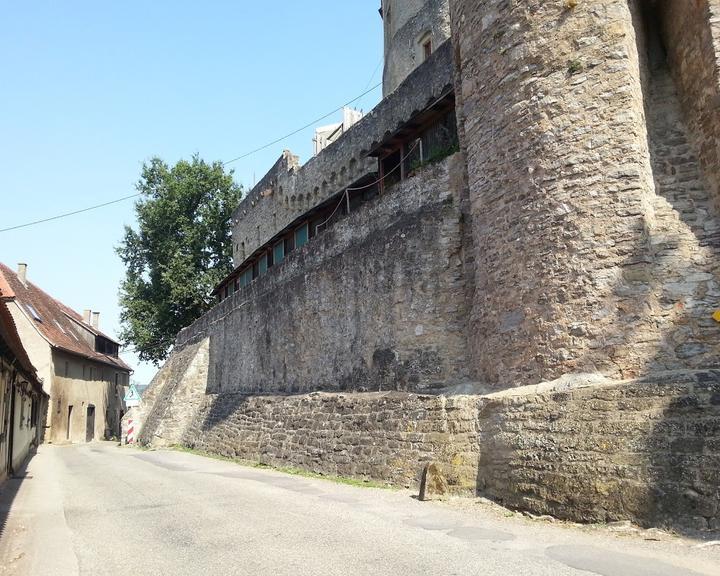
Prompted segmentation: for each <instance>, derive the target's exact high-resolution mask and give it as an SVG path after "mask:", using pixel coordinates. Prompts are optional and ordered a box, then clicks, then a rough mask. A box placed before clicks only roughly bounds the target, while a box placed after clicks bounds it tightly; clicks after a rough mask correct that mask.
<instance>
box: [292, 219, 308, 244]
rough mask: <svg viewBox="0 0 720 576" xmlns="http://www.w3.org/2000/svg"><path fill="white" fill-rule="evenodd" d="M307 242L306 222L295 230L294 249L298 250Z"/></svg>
mask: <svg viewBox="0 0 720 576" xmlns="http://www.w3.org/2000/svg"><path fill="white" fill-rule="evenodd" d="M307 241H308V225H307V222H305V224H303V225H302V226H300V228H298V229H297V230H295V247H296V248H300V247H301V246H304V245H305V244H307Z"/></svg>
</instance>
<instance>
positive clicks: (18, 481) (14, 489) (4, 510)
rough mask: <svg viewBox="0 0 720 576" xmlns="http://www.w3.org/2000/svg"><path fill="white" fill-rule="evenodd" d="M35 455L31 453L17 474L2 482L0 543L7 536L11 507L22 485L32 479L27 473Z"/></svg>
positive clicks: (0, 487) (0, 492)
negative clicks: (6, 530)
mask: <svg viewBox="0 0 720 576" xmlns="http://www.w3.org/2000/svg"><path fill="white" fill-rule="evenodd" d="M33 456H35V454H34V453H31V454H30V456H29V457H28V459H27V460H26V461H25V463H24V464H23V465H22V466H21V467H20V469H19V470H18V471H17V472H16V473H15V474H13V475H12V476H10V477H9V478H7V479H6V480H5V481H4V482H2V483H0V543H1V542H2V541H3V538H4V536H5V529H6V526H7V521H8V516H9V515H10V509H11V507H12V503H13V501H14V500H15V497H16V496H17V493H18V492H19V490H20V486H21V485H22V483H23V482H24V481H25V480H31V479H32V476H29V475H28V473H27V466H28V464H29V463H30V460H32V458H33Z"/></svg>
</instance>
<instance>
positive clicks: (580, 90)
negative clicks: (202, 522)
mask: <svg viewBox="0 0 720 576" xmlns="http://www.w3.org/2000/svg"><path fill="white" fill-rule="evenodd" d="M569 6H574V7H569ZM683 7H684V8H683ZM717 7H718V3H717V1H716V0H712V1H711V2H707V1H703V0H697V1H693V2H677V3H663V2H656V3H652V2H648V3H639V2H637V1H635V0H633V1H627V0H593V1H592V2H589V1H582V0H581V1H580V2H578V3H575V4H573V3H568V2H565V1H560V0H557V1H546V0H523V1H522V2H521V1H507V0H485V1H483V2H477V1H474V0H454V1H452V2H451V16H452V18H451V20H452V25H453V44H454V46H453V47H452V48H453V49H454V54H455V64H456V65H455V69H454V71H453V70H450V67H451V64H450V56H451V46H450V45H449V43H446V44H445V45H443V46H441V47H440V48H439V49H438V51H437V52H436V53H435V54H434V55H433V56H432V57H431V59H430V60H429V61H428V62H427V63H426V64H425V65H423V66H420V67H419V68H418V69H417V70H415V71H414V72H413V73H411V74H410V75H409V76H408V78H407V79H406V80H405V81H404V82H403V84H402V85H401V86H400V87H399V88H398V89H397V90H395V91H394V92H392V94H391V95H390V97H389V98H387V99H385V100H384V101H383V102H382V103H381V104H380V105H379V106H378V108H376V110H374V111H373V112H371V113H370V114H369V115H368V116H367V117H366V118H364V119H363V120H362V121H361V122H359V123H358V124H357V125H356V126H355V127H353V128H352V129H351V130H349V131H348V132H347V133H346V134H345V135H344V136H343V137H342V138H340V139H339V140H338V141H337V142H335V143H334V144H332V145H331V146H329V147H328V148H327V149H326V150H325V152H324V153H323V154H321V155H319V156H318V157H317V158H316V159H315V160H314V161H313V162H310V163H308V164H307V165H306V166H304V167H303V168H298V167H297V166H296V164H297V163H296V161H295V160H294V158H293V157H292V156H291V155H289V154H287V155H285V156H284V157H283V159H281V161H280V162H279V163H278V164H277V165H276V167H275V168H274V169H273V170H274V171H273V172H271V174H270V175H269V180H268V179H265V180H263V182H262V183H261V185H262V187H263V188H264V190H257V189H256V190H254V191H253V193H252V194H251V195H250V196H249V197H248V198H247V199H246V200H244V201H243V204H241V206H240V208H239V209H238V210H239V212H238V213H236V217H237V218H238V219H239V222H238V224H237V226H236V228H235V231H234V235H235V238H236V241H239V240H240V239H241V238H248V246H247V247H246V254H245V255H244V256H243V258H244V257H246V256H247V255H249V252H250V251H251V250H254V247H253V246H255V247H257V246H260V245H261V244H264V243H265V242H267V240H269V239H270V238H271V237H272V236H273V235H274V234H275V233H277V232H278V231H279V230H280V229H281V228H282V227H284V226H285V225H287V224H289V223H290V222H291V221H292V220H293V219H294V218H296V217H298V216H300V215H302V213H303V212H304V211H305V210H307V208H308V207H310V206H311V205H315V204H317V203H318V202H320V201H323V200H326V199H327V198H329V197H331V195H332V194H333V193H335V192H337V191H338V190H340V189H342V186H344V185H347V183H349V182H351V181H352V178H355V176H351V174H355V172H353V171H351V170H350V169H349V165H348V162H349V160H348V159H350V158H356V157H358V156H357V154H360V153H362V154H364V153H365V152H366V151H367V150H368V149H370V147H371V146H373V143H376V142H378V141H380V140H382V139H383V138H384V137H385V136H386V134H388V133H390V132H392V131H394V130H395V128H396V127H397V126H398V124H399V123H401V122H404V121H407V120H409V119H410V118H411V117H412V115H413V111H416V110H419V109H421V108H423V107H424V106H425V105H426V104H427V103H428V101H429V99H430V100H431V99H433V98H435V97H437V96H438V95H439V94H441V93H443V92H444V91H446V90H447V87H448V83H449V82H450V81H451V80H450V79H451V78H452V77H453V75H454V79H455V97H456V102H457V104H458V111H457V112H458V123H459V125H458V134H459V135H460V141H461V152H460V153H459V154H456V155H454V156H452V157H451V158H449V159H447V160H446V161H445V162H443V163H441V164H439V165H436V166H433V167H429V168H425V169H423V170H421V171H420V172H419V173H418V174H416V175H415V176H414V177H412V178H410V179H409V180H406V181H404V182H402V183H401V184H399V185H398V186H397V187H396V188H394V189H393V190H392V191H391V192H389V193H388V194H386V195H384V196H382V197H380V198H378V199H376V200H373V201H371V202H368V203H367V204H366V205H363V206H362V207H361V208H360V209H358V210H357V211H355V212H353V213H352V214H351V215H350V216H349V217H348V218H346V219H344V220H341V221H339V222H338V223H337V224H336V225H335V226H333V227H332V228H331V229H329V230H327V231H326V232H324V233H323V234H321V235H319V236H317V237H316V238H313V239H312V240H311V241H310V242H309V243H308V244H307V245H306V246H304V247H303V248H301V249H300V250H296V251H294V252H292V253H291V254H290V256H289V257H288V258H287V259H286V260H285V261H284V262H283V263H282V264H281V265H279V266H275V267H273V268H272V269H271V271H270V272H269V273H267V274H265V275H264V276H262V277H260V278H259V279H257V280H256V281H255V282H253V283H252V284H251V285H250V286H248V287H246V288H244V289H241V290H240V291H239V292H237V293H236V294H234V295H233V296H231V297H230V298H227V299H226V300H224V301H223V302H222V303H220V304H219V305H218V306H216V307H215V308H214V309H213V310H212V311H211V312H210V313H208V314H207V315H206V316H204V317H203V318H201V319H200V320H198V322H196V323H195V324H194V325H193V326H191V327H189V328H188V329H186V330H184V331H182V332H181V334H180V335H179V336H178V340H177V345H176V349H175V352H174V359H172V360H171V361H170V362H169V363H168V367H167V368H164V369H163V370H164V371H166V372H167V375H165V376H161V377H158V381H157V384H156V387H157V388H158V391H157V392H154V393H152V394H155V398H156V402H155V403H156V404H157V407H156V408H152V407H151V408H148V410H149V411H148V414H149V416H148V418H147V422H148V423H147V430H143V437H144V438H146V439H147V440H148V441H150V440H152V441H153V442H155V443H158V442H166V443H171V441H172V442H175V441H177V439H178V438H181V439H182V441H183V442H184V443H186V444H188V445H191V446H194V447H198V448H203V449H206V450H208V451H211V452H217V453H220V454H225V455H229V456H239V457H243V458H248V459H252V460H261V461H264V462H267V463H271V464H280V465H282V464H286V463H290V464H293V465H296V466H300V467H304V468H310V469H315V470H318V471H323V472H327V473H334V474H344V475H345V474H347V475H364V476H368V477H372V478H377V479H382V480H387V481H391V482H395V483H400V484H403V483H404V484H407V483H411V482H413V481H414V480H415V479H416V478H417V474H418V472H419V469H420V466H419V464H421V463H426V462H430V461H433V460H438V461H439V462H441V463H442V467H443V472H444V473H448V474H450V476H448V479H450V478H453V480H452V483H453V484H454V485H455V486H462V487H470V486H471V485H472V483H471V480H470V479H474V478H475V476H474V470H475V465H476V464H477V460H475V461H474V463H473V457H472V455H473V454H475V455H477V453H478V452H477V451H479V470H478V475H477V479H478V488H479V489H482V490H485V491H487V493H488V494H490V495H492V496H494V497H495V498H498V499H501V500H503V502H505V503H506V504H509V505H511V506H517V507H520V508H525V509H530V510H533V511H535V512H538V513H551V514H553V515H556V516H562V517H567V518H574V519H580V520H594V521H597V520H601V521H603V520H614V519H632V520H635V521H637V522H640V523H644V524H651V523H673V524H675V525H680V526H685V527H695V528H707V527H713V526H715V527H716V526H717V525H718V522H720V520H719V519H718V500H719V497H720V494H719V493H718V490H719V489H720V432H719V430H720V371H718V370H711V369H710V368H712V367H716V366H718V363H719V362H720V324H718V323H717V322H715V321H714V320H713V319H712V317H711V315H712V313H713V311H714V310H715V309H717V308H720V305H719V302H720V278H719V276H718V275H719V273H720V271H719V269H718V266H720V254H718V252H719V251H720V222H719V221H718V211H717V206H716V205H714V203H713V198H714V197H715V196H717V182H716V179H717V178H718V173H719V172H718V170H717V150H716V149H715V148H714V146H717V142H718V141H720V140H719V139H718V138H717V134H716V130H717V125H716V123H717V97H716V93H717V73H716V70H717V67H718V66H717V62H718V58H717V45H718V42H717V38H718V33H717V32H718V23H719V22H720V19H719V18H718V10H717ZM688 47H690V48H688ZM695 54H697V55H698V57H697V58H695V56H694V55H695ZM443 66H447V67H448V68H447V69H445V68H443ZM343 167H345V169H346V170H345V176H343V177H337V175H336V179H335V180H333V181H334V182H336V183H337V186H335V185H333V186H330V181H331V180H332V178H331V179H328V177H327V174H332V172H333V171H338V170H340V172H337V173H338V174H339V173H341V172H342V169H343ZM368 169H370V168H369V164H368ZM276 173H277V174H278V176H277V181H276V179H275V176H274V174H276ZM283 174H290V175H291V180H292V182H293V183H292V185H291V186H292V187H294V188H292V190H294V193H295V194H296V195H299V194H300V193H302V194H303V202H305V204H304V205H303V206H296V207H295V208H292V209H289V211H288V212H287V213H286V214H284V215H283V216H282V217H281V216H280V213H279V212H278V213H277V214H276V216H277V218H273V217H272V216H273V215H275V210H276V209H275V206H279V205H281V202H280V200H281V199H282V197H281V195H280V191H279V188H278V187H279V186H280V185H281V184H278V182H279V181H280V180H281V178H282V177H283V176H282V175H283ZM337 178H339V179H337ZM286 182H289V180H286ZM323 182H327V183H328V186H327V190H326V191H323V193H322V194H319V195H318V196H317V199H316V198H315V194H314V192H313V193H311V194H310V197H311V200H310V201H309V203H308V201H307V191H308V190H311V189H312V188H313V187H315V186H320V185H321V184H322V183H323ZM268 186H269V188H268ZM287 189H288V190H289V189H291V188H287ZM267 190H270V193H269V194H263V192H267ZM321 190H325V187H324V186H321ZM284 193H285V192H283V194H284ZM297 198H299V196H296V201H297ZM258 226H260V228H258ZM247 231H249V232H247ZM252 231H257V236H256V240H255V241H254V242H255V244H254V245H253V244H252V242H251V241H250V236H249V235H248V234H250V232H252ZM246 232H247V233H246ZM470 235H471V237H470ZM201 341H207V342H208V351H207V356H203V357H202V358H201V361H200V362H199V363H200V364H201V365H202V363H203V362H204V363H205V364H206V365H207V376H206V377H205V376H201V377H197V375H198V374H204V372H203V370H204V369H203V368H202V367H198V368H197V369H196V370H195V371H194V373H195V376H193V371H190V370H187V369H186V368H184V367H183V366H186V365H187V364H188V362H189V361H190V360H189V358H191V357H193V355H194V354H195V351H194V346H197V345H198V344H199V343H200V342H201ZM173 362H175V364H173ZM558 377H561V378H560V379H559V380H557V381H552V382H549V383H547V382H546V383H542V384H539V385H535V386H530V387H528V386H524V387H522V388H519V386H521V385H523V384H529V383H532V384H536V383H538V382H543V381H545V380H551V379H554V378H558ZM609 378H614V379H615V381H609V380H608V379H609ZM476 380H478V381H479V382H476ZM620 380H622V381H620ZM163 382H165V383H163ZM451 386H455V388H454V389H451V390H448V387H451ZM388 389H390V390H401V391H402V392H393V393H389V394H380V393H376V392H373V393H366V392H367V390H371V391H376V390H388ZM492 389H496V390H497V389H503V390H504V391H503V392H499V393H497V394H493V395H489V396H484V397H480V396H476V397H463V398H462V399H456V398H455V397H452V398H450V399H446V398H445V397H444V396H437V397H435V398H433V397H429V396H416V395H414V394H408V393H407V392H423V393H426V392H433V393H436V394H440V393H441V392H442V393H445V394H447V393H450V392H452V391H454V392H457V391H458V390H462V391H464V392H467V393H480V392H487V391H488V390H492ZM313 390H324V391H328V392H334V393H333V394H323V393H313V394H310V395H309V396H305V395H302V396H299V395H296V396H288V395H287V394H298V393H304V392H310V391H313ZM342 390H352V391H359V392H363V393H348V394H346V395H344V394H338V393H337V392H338V391H342ZM181 391H185V392H184V393H185V394H186V395H187V396H186V398H188V401H187V402H186V403H185V407H184V408H183V409H182V410H178V409H177V408H173V409H172V410H169V409H168V408H167V407H166V406H165V405H166V404H168V403H170V402H172V401H174V400H173V398H174V395H176V394H179V393H180V392H181ZM205 392H207V393H208V394H207V395H204V393H205ZM152 394H151V396H150V398H151V397H152ZM253 394H256V396H253ZM272 394H276V395H274V396H273V395H272ZM146 398H147V397H146ZM454 402H461V404H462V406H459V407H457V412H452V413H450V412H449V411H448V406H449V405H450V403H454ZM477 402H480V405H481V411H480V413H479V416H478V417H477V418H475V417H474V416H472V414H473V413H474V411H475V409H476V407H475V405H476V403H477ZM178 422H180V423H181V424H178ZM472 482H474V480H472Z"/></svg>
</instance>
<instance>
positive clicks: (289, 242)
mask: <svg viewBox="0 0 720 576" xmlns="http://www.w3.org/2000/svg"><path fill="white" fill-rule="evenodd" d="M293 250H295V237H294V235H290V236H288V237H287V238H285V254H290V252H292V251H293Z"/></svg>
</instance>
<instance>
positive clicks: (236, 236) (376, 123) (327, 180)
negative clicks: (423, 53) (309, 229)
mask: <svg viewBox="0 0 720 576" xmlns="http://www.w3.org/2000/svg"><path fill="white" fill-rule="evenodd" d="M452 91H453V67H452V46H451V44H450V42H445V44H443V45H442V46H440V47H439V48H438V49H437V50H436V51H435V52H434V53H433V54H432V55H431V56H430V58H428V60H427V61H426V62H424V63H423V64H422V65H421V66H419V67H417V68H416V69H415V70H414V71H413V72H412V73H411V74H410V75H409V76H408V77H407V78H406V79H405V81H404V82H403V83H402V84H401V85H400V87H399V88H398V89H397V90H396V91H395V92H393V93H392V94H391V95H390V96H389V97H387V98H385V99H383V100H382V101H381V102H380V103H379V104H378V105H377V106H376V107H375V108H374V109H373V110H371V111H370V112H369V113H368V114H366V115H365V116H364V117H363V118H362V119H361V120H359V121H358V122H357V123H356V124H354V125H353V126H351V127H350V128H349V129H348V130H347V131H346V132H345V133H344V134H342V135H341V136H340V137H339V138H338V139H337V140H336V141H334V142H332V143H331V144H329V145H328V146H327V147H326V148H324V149H323V150H322V151H321V152H320V153H319V154H317V155H316V156H314V157H313V158H311V159H310V160H308V162H306V163H305V164H304V165H302V166H301V165H300V163H299V158H298V157H297V156H294V155H293V154H292V153H291V152H290V151H287V150H286V151H284V152H283V154H282V156H281V157H280V158H279V159H278V160H277V162H276V163H275V164H274V165H273V167H272V168H271V169H270V170H269V171H268V172H267V174H265V176H263V178H262V179H261V180H260V181H259V182H258V183H257V184H256V185H255V186H254V187H253V188H252V190H250V192H249V193H248V194H247V196H246V197H245V198H244V199H243V200H242V202H240V204H239V205H238V207H237V209H236V210H235V212H234V213H233V217H232V220H233V249H234V251H233V256H234V258H233V261H234V264H235V266H236V267H237V266H241V265H242V264H243V263H244V262H245V261H246V260H248V259H249V258H251V257H252V256H253V254H254V253H255V251H256V250H257V249H258V248H260V247H261V246H263V245H265V244H267V243H268V242H270V240H271V239H272V238H273V237H274V236H275V235H277V234H278V233H279V232H280V231H282V230H283V229H284V228H286V227H287V226H288V225H289V224H291V223H292V222H293V221H295V220H296V219H297V218H298V217H300V216H302V215H303V214H306V213H308V212H309V211H311V210H312V209H314V208H316V207H318V206H319V205H321V204H322V203H324V202H326V201H327V200H328V199H330V198H333V197H335V196H337V195H338V194H342V192H343V190H344V189H346V188H348V187H351V186H357V185H360V186H361V185H363V184H364V183H366V182H368V181H373V180H376V179H377V176H378V161H377V158H375V157H373V156H371V154H372V153H373V151H375V150H377V148H378V147H379V146H380V145H381V144H382V143H383V142H385V141H386V140H388V139H389V138H391V137H392V136H393V135H394V134H395V132H396V131H397V130H398V129H399V128H401V127H402V126H403V125H404V124H406V123H407V122H408V121H410V120H411V119H412V118H413V117H415V116H417V115H418V114H419V113H421V112H422V111H423V110H425V109H426V108H427V107H428V105H430V104H433V103H434V102H435V101H436V100H437V99H438V98H441V97H442V96H443V95H447V94H448V93H451V92H452Z"/></svg>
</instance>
